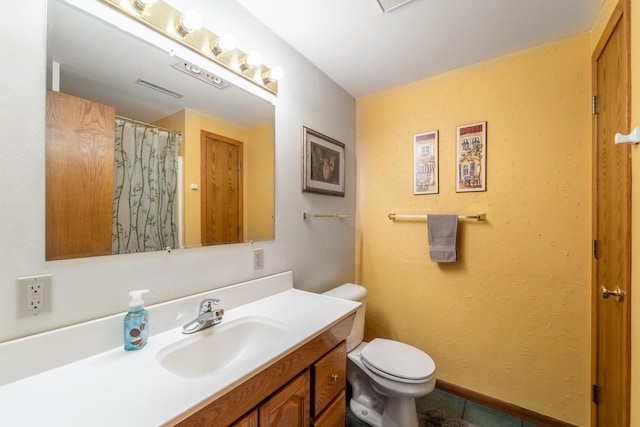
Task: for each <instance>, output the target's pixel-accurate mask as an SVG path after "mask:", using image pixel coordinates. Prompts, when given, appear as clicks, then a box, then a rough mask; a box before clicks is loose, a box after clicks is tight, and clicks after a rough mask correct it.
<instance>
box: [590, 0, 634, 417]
mask: <svg viewBox="0 0 640 427" xmlns="http://www.w3.org/2000/svg"><path fill="white" fill-rule="evenodd" d="M625 8H626V6H625V2H624V1H622V2H620V4H619V5H618V7H617V9H616V11H615V12H614V15H613V16H612V18H611V21H610V22H609V24H608V26H607V28H606V30H605V32H604V34H603V36H602V39H601V40H600V42H599V43H598V46H597V48H596V50H595V52H594V56H593V76H594V79H593V82H594V95H595V96H596V97H597V98H596V102H595V105H596V106H597V107H596V108H594V109H595V110H596V111H594V151H593V164H594V171H593V177H594V188H593V191H594V198H593V200H594V211H593V235H594V237H593V238H594V254H593V272H592V293H593V294H592V295H593V346H594V348H593V360H592V380H593V383H594V386H593V404H592V425H593V426H595V427H612V426H616V427H626V426H629V422H630V421H629V417H630V413H629V412H630V370H631V366H630V363H631V362H630V361H631V357H630V356H631V335H630V313H631V310H630V291H631V289H630V283H631V263H630V259H631V222H630V221H631V159H630V149H629V146H628V145H616V144H614V135H615V133H616V132H628V130H629V110H630V108H629V105H630V88H629V62H628V61H629V44H628V43H629V39H628V21H627V19H628V13H626V11H625ZM627 10H628V9H627ZM607 291H613V292H618V291H619V292H621V293H623V295H622V296H619V297H618V296H615V295H611V294H610V293H608V292H607ZM607 295H608V297H607V298H605V296H607Z"/></svg>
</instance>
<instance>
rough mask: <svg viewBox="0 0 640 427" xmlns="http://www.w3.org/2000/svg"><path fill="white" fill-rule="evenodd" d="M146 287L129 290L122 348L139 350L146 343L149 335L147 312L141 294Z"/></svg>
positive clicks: (146, 290) (145, 290)
mask: <svg viewBox="0 0 640 427" xmlns="http://www.w3.org/2000/svg"><path fill="white" fill-rule="evenodd" d="M146 292H149V290H148V289H143V290H137V291H131V292H129V296H130V297H131V301H129V312H128V313H127V314H126V316H124V349H125V350H127V351H131V350H140V349H141V348H142V347H144V346H145V345H147V337H148V336H149V312H147V310H145V308H144V301H142V298H141V295H142V294H144V293H146Z"/></svg>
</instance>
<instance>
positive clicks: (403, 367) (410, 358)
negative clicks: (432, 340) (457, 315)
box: [360, 338, 436, 383]
mask: <svg viewBox="0 0 640 427" xmlns="http://www.w3.org/2000/svg"><path fill="white" fill-rule="evenodd" d="M360 360H361V361H362V363H363V364H364V365H365V366H366V367H367V368H368V369H370V370H371V371H373V372H375V373H376V374H378V375H380V376H382V377H385V378H388V379H391V380H395V381H400V382H405V383H423V382H426V381H429V379H430V378H431V377H432V376H433V374H434V372H435V369H436V365H435V363H434V361H433V359H431V357H429V355H428V354H426V353H425V352H423V351H422V350H419V349H417V348H415V347H413V346H410V345H408V344H405V343H401V342H398V341H393V340H387V339H383V338H376V339H374V340H373V341H371V342H370V343H368V344H367V345H366V346H365V347H364V348H363V349H362V351H361V352H360Z"/></svg>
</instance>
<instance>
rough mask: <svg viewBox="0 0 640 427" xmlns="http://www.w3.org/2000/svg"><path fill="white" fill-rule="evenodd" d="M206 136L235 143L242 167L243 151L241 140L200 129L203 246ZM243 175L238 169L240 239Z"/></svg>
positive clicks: (203, 239)
mask: <svg viewBox="0 0 640 427" xmlns="http://www.w3.org/2000/svg"><path fill="white" fill-rule="evenodd" d="M207 138H212V139H216V140H218V141H222V142H226V143H228V144H233V145H236V146H237V147H238V157H239V158H240V162H241V163H242V168H244V153H243V150H242V148H243V143H242V141H238V140H235V139H232V138H229V137H226V136H223V135H219V134H217V133H213V132H209V131H206V130H200V239H201V242H202V245H203V246H205V245H206V242H207V233H206V228H207V180H206V179H204V177H205V176H206V174H207V158H206V152H207ZM243 175H244V173H242V170H240V171H239V172H238V217H239V218H238V227H239V230H238V235H239V238H240V241H242V240H244V211H243V208H244V205H243V198H244V187H243V185H244V184H243Z"/></svg>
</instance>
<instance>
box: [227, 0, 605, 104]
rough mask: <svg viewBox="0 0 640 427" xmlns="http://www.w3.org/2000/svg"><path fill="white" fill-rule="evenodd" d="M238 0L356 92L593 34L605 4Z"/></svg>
mask: <svg viewBox="0 0 640 427" xmlns="http://www.w3.org/2000/svg"><path fill="white" fill-rule="evenodd" d="M237 1H238V3H240V4H241V5H242V6H244V7H245V8H246V9H247V10H248V11H249V12H251V13H252V14H253V15H255V16H256V17H257V18H258V19H259V20H261V21H262V22H264V24H265V25H266V26H268V27H269V28H271V29H272V30H273V31H274V32H275V33H276V34H278V35H279V36H280V37H282V38H283V39H285V40H286V41H287V42H288V43H289V44H291V46H293V48H295V49H296V50H297V51H299V52H300V53H301V54H302V55H304V56H305V57H306V58H307V59H309V60H310V61H311V62H313V63H314V64H315V65H316V66H317V67H319V68H320V69H321V70H322V71H324V72H325V73H326V74H327V75H328V76H329V77H330V78H332V79H333V80H334V81H335V82H336V83H338V84H339V85H340V86H341V87H343V88H344V89H345V90H346V91H347V92H349V93H350V94H351V95H352V96H354V97H362V96H366V95H370V94H373V93H376V92H380V91H383V90H386V89H390V88H393V87H396V86H399V85H403V84H406V83H410V82H413V81H417V80H420V79H423V78H426V77H429V76H433V75H437V74H441V73H444V72H447V71H450V70H453V69H456V68H460V67H464V66H467V65H470V64H474V63H477V62H481V61H486V60H489V59H492V58H497V57H500V56H503V55H508V54H510V53H513V52H517V51H520V50H523V49H528V48H531V47H534V46H539V45H542V44H545V43H550V42H553V41H557V40H561V39H564V38H567V37H571V36H574V35H578V34H581V33H585V32H589V31H590V30H591V29H592V27H593V24H594V23H595V21H596V18H597V16H598V13H599V11H600V8H601V6H602V4H603V0H533V1H532V0H413V1H410V2H408V3H406V4H405V5H403V6H401V7H398V8H396V9H393V10H391V11H389V12H387V13H383V12H382V9H381V8H380V5H379V4H378V1H377V0H237ZM285 71H286V70H285ZM285 78H286V77H285Z"/></svg>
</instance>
